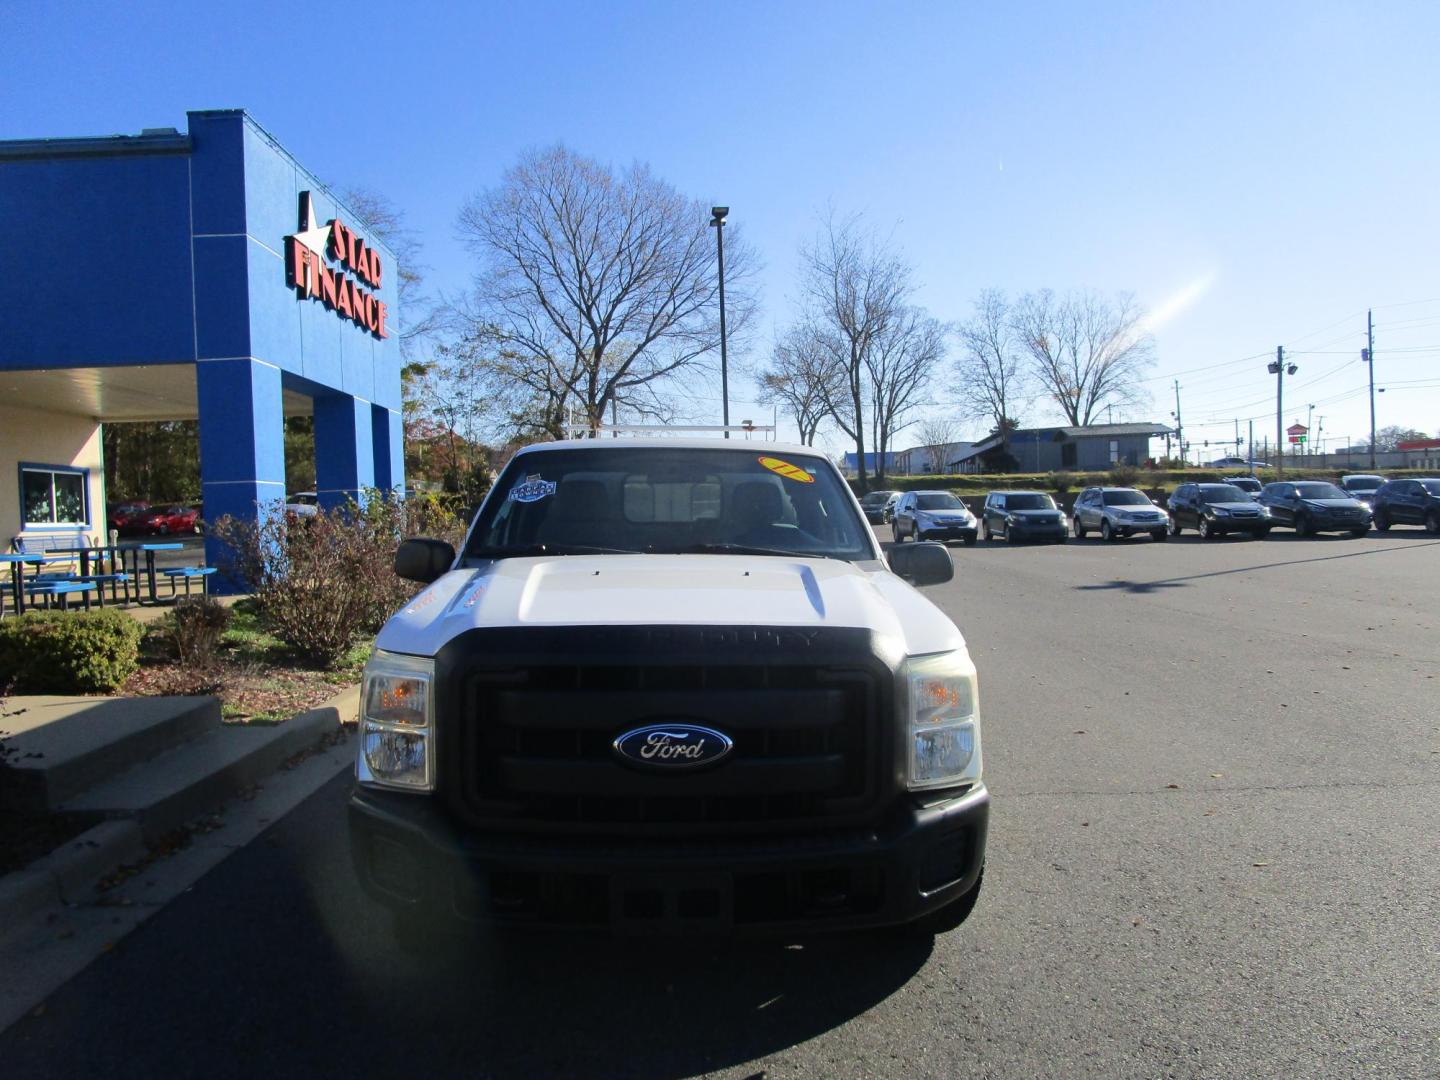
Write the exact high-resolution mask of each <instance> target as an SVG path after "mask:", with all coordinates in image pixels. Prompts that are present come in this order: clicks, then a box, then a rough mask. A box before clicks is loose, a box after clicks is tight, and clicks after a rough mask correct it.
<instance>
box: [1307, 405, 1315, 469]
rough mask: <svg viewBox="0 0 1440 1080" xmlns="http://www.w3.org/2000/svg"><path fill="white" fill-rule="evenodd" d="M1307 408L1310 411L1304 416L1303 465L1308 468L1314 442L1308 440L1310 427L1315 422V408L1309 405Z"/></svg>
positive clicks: (1313, 450)
mask: <svg viewBox="0 0 1440 1080" xmlns="http://www.w3.org/2000/svg"><path fill="white" fill-rule="evenodd" d="M1307 408H1309V410H1310V411H1309V412H1307V413H1306V414H1305V465H1306V467H1307V468H1308V467H1309V465H1310V455H1311V454H1313V453H1314V452H1315V442H1314V440H1313V439H1311V438H1310V431H1311V427H1310V425H1311V424H1312V423H1313V422H1314V420H1315V406H1314V405H1310V406H1307Z"/></svg>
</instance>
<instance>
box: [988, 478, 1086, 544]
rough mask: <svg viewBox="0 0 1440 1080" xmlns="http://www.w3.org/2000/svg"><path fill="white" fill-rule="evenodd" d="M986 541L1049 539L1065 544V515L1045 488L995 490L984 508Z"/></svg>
mask: <svg viewBox="0 0 1440 1080" xmlns="http://www.w3.org/2000/svg"><path fill="white" fill-rule="evenodd" d="M981 515H982V517H983V518H984V522H983V529H984V531H985V539H986V540H994V539H995V538H996V537H997V536H1003V537H1005V539H1006V540H1009V541H1011V542H1012V543H1013V542H1014V541H1016V540H1049V541H1051V542H1052V543H1055V544H1063V543H1064V542H1065V537H1066V529H1065V515H1064V514H1063V513H1061V512H1060V508H1059V507H1058V506H1056V505H1055V500H1054V499H1052V498H1051V497H1050V496H1049V495H1047V494H1045V492H1043V491H992V492H990V494H989V495H986V496H985V506H984V508H983V510H982V511H981Z"/></svg>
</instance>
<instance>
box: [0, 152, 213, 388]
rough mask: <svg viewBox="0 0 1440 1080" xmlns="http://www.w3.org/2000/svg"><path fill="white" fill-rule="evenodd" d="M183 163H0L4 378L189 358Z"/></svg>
mask: <svg viewBox="0 0 1440 1080" xmlns="http://www.w3.org/2000/svg"><path fill="white" fill-rule="evenodd" d="M182 146H183V144H182ZM187 165H188V162H187V158H186V156H185V154H184V153H183V152H176V153H167V154H143V155H125V154H112V155H92V156H83V155H74V156H63V157H53V158H40V159H33V158H32V159H24V158H21V159H12V158H5V159H4V160H0V281H3V282H4V283H5V286H4V288H3V289H0V328H3V330H0V333H3V335H4V347H3V348H0V369H5V368H10V369H22V368H41V367H69V366H82V365H83V366H87V367H88V366H108V365H111V364H134V363H148V364H153V363H166V362H176V361H188V360H193V359H194V358H195V338H194V331H193V326H192V312H191V295H192V287H191V278H190V209H189V180H188V175H189V174H188V168H187Z"/></svg>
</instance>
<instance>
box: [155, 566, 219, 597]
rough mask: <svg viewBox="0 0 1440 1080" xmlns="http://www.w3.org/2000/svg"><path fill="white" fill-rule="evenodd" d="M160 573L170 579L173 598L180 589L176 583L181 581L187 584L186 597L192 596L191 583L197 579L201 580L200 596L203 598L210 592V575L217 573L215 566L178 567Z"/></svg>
mask: <svg viewBox="0 0 1440 1080" xmlns="http://www.w3.org/2000/svg"><path fill="white" fill-rule="evenodd" d="M160 572H161V573H162V574H164V575H165V576H166V577H167V578H169V579H170V595H171V596H174V595H175V593H176V591H177V588H178V586H177V584H176V583H177V582H179V581H184V582H185V595H186V596H189V595H190V582H191V581H193V580H194V579H195V578H199V579H200V595H201V596H204V595H206V593H207V592H208V584H209V578H210V575H211V574H213V573H215V567H213V566H176V567H171V568H170V569H168V570H161V571H160Z"/></svg>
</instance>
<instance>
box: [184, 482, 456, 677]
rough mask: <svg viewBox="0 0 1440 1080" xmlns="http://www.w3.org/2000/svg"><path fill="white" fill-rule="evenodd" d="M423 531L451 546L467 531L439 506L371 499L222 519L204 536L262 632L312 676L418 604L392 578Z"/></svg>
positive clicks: (411, 590) (420, 500)
mask: <svg viewBox="0 0 1440 1080" xmlns="http://www.w3.org/2000/svg"><path fill="white" fill-rule="evenodd" d="M422 531H423V532H426V533H428V534H429V535H433V536H441V537H444V538H445V539H448V540H450V541H451V542H452V543H453V542H456V541H458V540H459V538H460V537H461V536H462V535H463V531H464V522H463V521H461V520H460V518H459V517H458V516H457V515H456V514H455V513H454V512H453V511H452V510H450V509H449V508H448V506H447V505H446V504H445V503H444V502H443V501H442V500H439V499H432V498H427V497H426V496H423V495H419V496H415V497H412V498H410V499H406V500H397V499H390V498H385V497H383V496H382V495H380V494H379V493H373V494H372V495H371V497H370V498H369V499H368V500H367V502H366V505H365V506H364V507H363V508H362V507H359V506H356V505H355V504H354V503H351V504H349V505H348V506H344V507H340V508H337V509H332V510H324V509H322V510H320V511H319V512H318V513H316V514H314V515H312V516H310V517H293V516H290V515H287V514H281V513H268V514H263V515H262V516H261V517H260V518H259V520H257V521H241V520H237V519H235V518H230V517H226V518H222V519H221V520H219V521H217V522H215V523H214V525H213V526H212V528H211V533H212V535H214V536H216V537H217V538H219V539H220V540H221V541H222V543H224V544H225V545H226V548H227V549H228V551H227V552H226V554H225V555H224V556H222V558H221V560H220V562H221V565H222V568H223V569H224V570H225V572H226V573H228V574H229V575H231V576H232V577H234V578H236V579H238V580H239V581H241V582H243V583H244V584H245V586H246V587H247V588H248V589H249V590H250V592H251V593H252V594H253V595H254V597H255V603H256V606H257V607H258V608H259V611H260V616H261V618H262V619H263V620H264V622H265V624H266V626H267V627H268V628H269V629H270V631H271V632H272V633H273V634H274V635H275V636H276V637H278V638H279V639H280V640H281V641H283V642H285V643H286V645H288V646H290V648H292V649H294V650H295V652H296V653H297V654H298V655H299V656H300V658H301V659H302V660H304V661H306V662H308V663H311V664H314V665H316V666H319V667H334V666H335V665H336V664H337V663H338V662H339V661H340V660H342V659H343V658H344V656H345V654H346V653H347V652H348V651H349V650H350V647H351V646H352V645H353V644H354V643H355V641H356V640H357V639H358V638H359V637H360V635H361V634H363V633H369V632H374V631H375V630H377V629H379V627H380V624H381V623H383V622H384V621H385V620H386V619H387V618H389V617H390V615H392V614H393V613H394V612H395V611H396V610H397V609H399V608H400V607H402V606H403V605H404V604H405V603H406V601H408V600H409V599H410V597H411V596H413V595H414V594H415V592H416V590H417V588H418V586H416V585H415V584H414V583H412V582H409V581H405V580H403V579H401V578H399V577H396V576H395V572H394V569H393V567H394V562H395V548H396V546H397V545H398V544H399V542H400V541H401V540H402V539H404V538H405V537H408V536H416V535H419V534H420V533H421V532H422Z"/></svg>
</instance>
